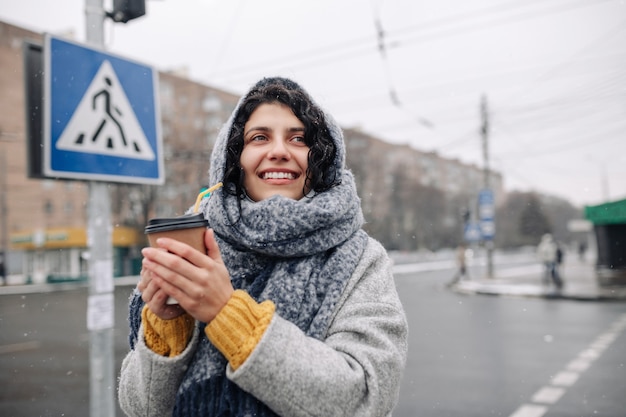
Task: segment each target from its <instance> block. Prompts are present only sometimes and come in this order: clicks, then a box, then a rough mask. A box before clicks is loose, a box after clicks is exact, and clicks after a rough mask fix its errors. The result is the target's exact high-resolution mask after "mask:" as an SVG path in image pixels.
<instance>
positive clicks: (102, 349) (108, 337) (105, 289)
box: [85, 0, 116, 417]
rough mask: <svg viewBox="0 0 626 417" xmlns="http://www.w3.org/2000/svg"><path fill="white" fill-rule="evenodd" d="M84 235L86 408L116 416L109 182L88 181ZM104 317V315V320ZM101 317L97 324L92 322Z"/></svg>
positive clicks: (97, 6) (100, 33) (100, 28)
mask: <svg viewBox="0 0 626 417" xmlns="http://www.w3.org/2000/svg"><path fill="white" fill-rule="evenodd" d="M105 17H106V13H105V11H104V7H103V0H85V23H86V27H85V33H86V38H87V43H88V44H91V45H92V46H94V47H99V48H103V47H104V19H105ZM88 210H89V212H88V213H87V219H88V226H87V236H88V246H89V300H88V306H87V327H88V328H89V411H90V414H89V415H90V416H91V417H114V416H115V410H116V409H115V387H116V384H115V378H114V367H115V362H114V360H113V357H114V349H113V320H112V318H113V316H114V311H113V310H114V306H115V303H114V296H113V290H114V288H115V286H114V284H113V243H112V236H111V234H112V233H111V232H112V227H111V202H110V196H109V189H108V184H107V183H105V182H97V181H90V182H89V204H88ZM103 317H107V319H104V320H103ZM97 320H103V321H104V322H103V323H101V324H100V325H98V326H95V325H90V323H91V322H94V321H97Z"/></svg>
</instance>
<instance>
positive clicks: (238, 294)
mask: <svg viewBox="0 0 626 417" xmlns="http://www.w3.org/2000/svg"><path fill="white" fill-rule="evenodd" d="M275 310H276V306H275V305H274V303H273V302H272V301H270V300H266V301H263V302H262V303H260V304H259V303H257V302H256V301H255V300H254V299H253V298H252V297H250V295H248V293H247V292H245V291H243V290H236V291H235V292H234V293H233V295H232V297H231V298H230V300H228V303H227V304H226V305H225V306H224V308H222V310H221V311H220V312H219V313H218V315H217V316H215V318H214V319H213V320H212V321H211V323H209V324H208V325H207V326H206V328H205V329H204V332H205V334H206V336H207V337H208V338H209V340H210V341H211V343H213V345H215V347H216V348H218V349H219V351H220V352H222V354H223V355H224V356H225V357H226V359H228V362H229V363H230V366H232V367H233V369H237V368H238V367H239V366H241V364H242V363H244V362H245V360H246V359H247V358H248V356H249V355H250V353H252V351H253V350H254V348H255V347H256V345H257V343H259V340H261V336H263V333H264V332H265V329H267V326H269V324H270V321H271V320H272V317H273V316H274V311H275Z"/></svg>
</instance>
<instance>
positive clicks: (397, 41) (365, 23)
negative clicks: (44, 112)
mask: <svg viewBox="0 0 626 417" xmlns="http://www.w3.org/2000/svg"><path fill="white" fill-rule="evenodd" d="M110 4H112V1H105V2H104V5H105V8H107V9H110ZM146 8H147V14H146V15H145V16H143V17H141V18H139V19H136V20H132V21H130V22H128V23H127V24H121V23H116V24H114V23H112V22H111V21H108V22H107V23H106V24H105V34H104V36H105V44H106V45H105V47H106V49H107V50H108V51H109V52H112V53H116V54H119V55H121V56H123V57H126V58H132V59H134V60H137V61H140V62H143V63H145V64H149V65H152V66H154V67H155V68H156V69H158V70H170V69H181V68H186V69H187V70H188V72H189V75H190V77H191V78H192V79H194V80H196V81H199V82H202V83H205V84H208V85H212V86H215V87H218V88H223V89H225V90H227V91H230V92H233V93H236V94H240V93H243V92H244V91H245V90H246V89H247V88H248V87H249V86H250V85H251V84H253V83H254V82H255V81H257V80H258V79H259V78H261V77H263V76H269V75H283V76H288V77H291V78H293V79H294V80H295V81H298V82H299V83H300V84H302V85H303V86H304V87H305V88H306V89H307V90H308V91H309V92H310V93H311V94H312V95H313V96H314V97H315V98H316V99H317V101H318V102H319V103H320V104H321V105H322V106H323V107H325V108H326V109H327V110H329V111H330V112H331V113H332V114H333V115H334V116H335V118H336V119H337V120H338V121H339V123H340V124H341V125H343V126H344V127H360V128H361V129H363V130H364V131H366V132H368V133H371V134H373V135H375V136H378V137H380V138H381V139H383V140H386V141H388V142H392V143H403V144H410V145H411V146H413V147H414V148H416V149H419V150H422V151H435V152H437V153H439V154H440V155H441V156H443V157H447V158H458V159H460V160H461V161H463V162H468V163H475V164H477V165H479V166H481V167H482V164H483V153H482V145H481V137H480V133H479V129H480V124H481V117H480V101H481V97H483V96H484V97H486V101H487V108H488V114H489V122H490V124H489V126H490V129H489V159H490V165H491V167H492V168H494V169H495V170H498V171H500V172H501V173H502V174H503V176H504V181H505V188H506V189H507V190H509V191H511V190H522V191H529V190H536V191H539V192H542V193H546V194H551V195H556V196H560V197H563V198H566V199H568V200H570V201H571V202H572V203H574V204H577V205H583V204H598V203H602V202H604V201H607V200H618V199H623V198H626V48H625V47H624V44H625V43H624V40H625V39H626V2H625V1H624V0H422V1H420V0H371V1H364V0H314V1H313V0H307V1H304V0H300V1H299V0H266V1H264V0H222V1H217V0H148V1H147V4H146ZM84 9H85V0H54V1H50V0H20V1H14V0H0V19H2V20H4V21H6V22H8V23H12V24H17V25H19V26H23V27H25V28H27V29H30V30H34V31H37V32H50V33H54V34H57V35H59V34H61V35H62V34H69V33H73V36H74V37H75V39H77V40H78V41H85V17H84ZM381 33H382V35H380V34H381Z"/></svg>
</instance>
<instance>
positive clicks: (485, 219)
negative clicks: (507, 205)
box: [478, 188, 496, 240]
mask: <svg viewBox="0 0 626 417" xmlns="http://www.w3.org/2000/svg"><path fill="white" fill-rule="evenodd" d="M495 212H496V206H495V200H494V196H493V191H492V190H490V189H488V188H485V189H482V190H480V192H479V193H478V219H479V221H480V231H481V234H482V238H483V240H493V238H494V236H495V233H496V223H495V221H494V218H495Z"/></svg>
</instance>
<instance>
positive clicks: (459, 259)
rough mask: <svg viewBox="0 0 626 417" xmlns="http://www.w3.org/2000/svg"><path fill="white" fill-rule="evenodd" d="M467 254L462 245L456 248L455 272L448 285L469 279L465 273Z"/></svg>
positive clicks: (465, 248)
mask: <svg viewBox="0 0 626 417" xmlns="http://www.w3.org/2000/svg"><path fill="white" fill-rule="evenodd" d="M467 252H468V249H467V247H466V246H465V245H464V244H463V243H461V244H460V245H459V246H458V247H457V248H456V255H455V258H456V265H457V270H456V273H455V274H454V277H452V281H451V282H450V285H454V284H456V283H457V282H459V281H460V280H462V279H469V273H468V272H467V255H468V253H467Z"/></svg>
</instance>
